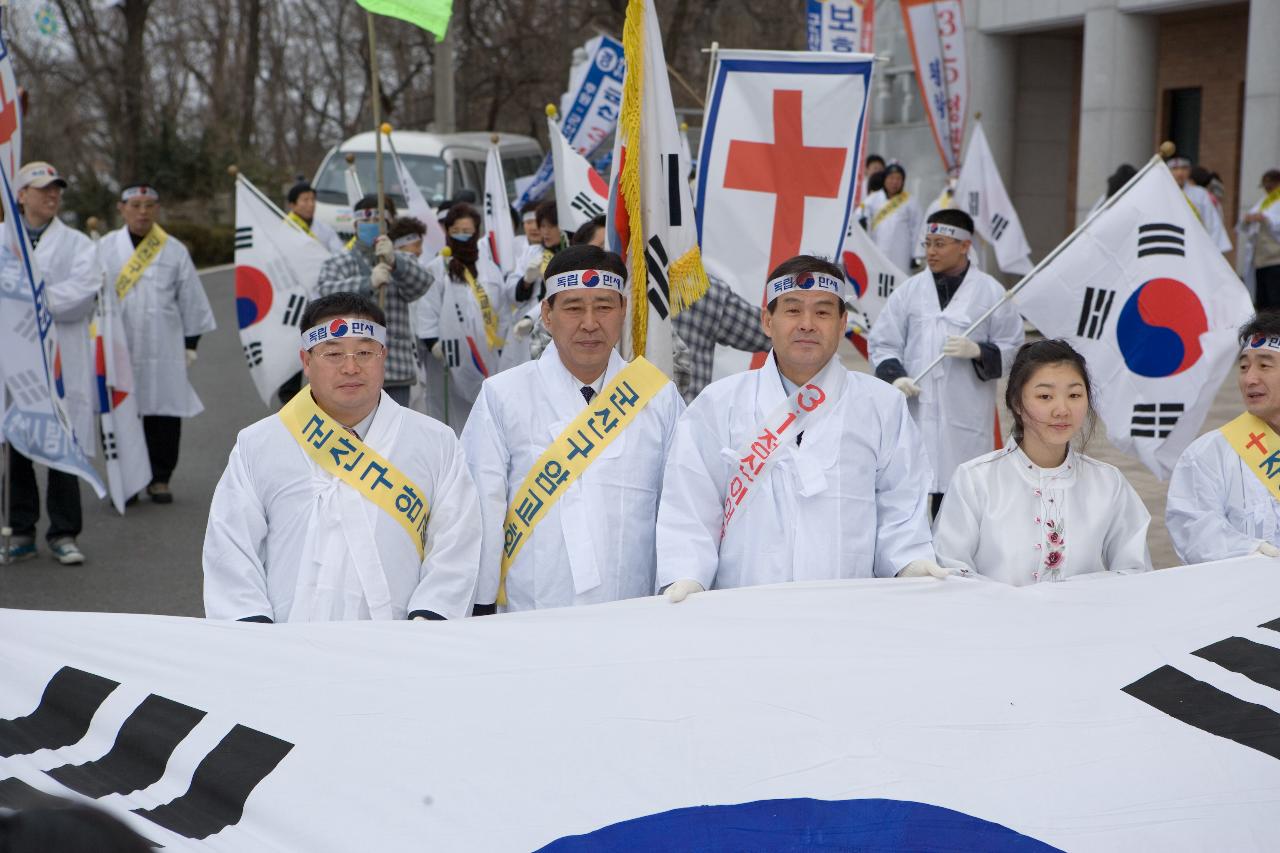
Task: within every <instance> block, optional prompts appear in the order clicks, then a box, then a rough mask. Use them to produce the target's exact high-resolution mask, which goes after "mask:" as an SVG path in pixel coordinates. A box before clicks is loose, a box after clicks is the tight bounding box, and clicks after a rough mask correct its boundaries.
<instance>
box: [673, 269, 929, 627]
mask: <svg viewBox="0 0 1280 853" xmlns="http://www.w3.org/2000/svg"><path fill="white" fill-rule="evenodd" d="M765 294H766V298H767V300H768V301H767V305H766V307H765V308H764V309H763V310H762V312H761V325H762V326H763V328H764V333H765V334H766V335H768V336H769V338H770V339H771V340H772V343H773V348H772V350H771V352H770V354H769V357H768V358H767V359H766V360H765V363H764V365H763V366H761V367H760V369H759V370H749V371H746V372H744V373H739V374H736V375H734V376H728V377H725V378H724V379H721V380H719V381H717V382H713V383H711V384H710V385H708V386H707V387H706V388H705V389H703V391H702V393H701V394H699V395H698V397H697V399H695V400H694V401H693V403H691V404H690V406H689V409H688V410H687V411H686V412H685V414H684V417H682V418H681V419H680V423H679V425H678V427H677V429H676V438H675V442H674V444H673V445H672V448H671V455H670V458H669V459H668V460H667V468H666V473H665V474H664V476H663V482H662V505H661V507H660V508H659V510H658V585H659V587H660V588H665V593H666V595H667V597H668V599H669V600H671V601H673V602H674V601H682V600H683V599H684V598H686V597H687V596H688V595H690V594H693V593H697V592H701V591H703V590H706V589H728V588H733V587H743V586H755V585H758V584H768V583H780V582H784V581H804V580H827V579H832V578H870V577H881V578H889V577H894V576H907V577H915V576H925V575H934V576H936V577H942V576H945V575H946V574H947V572H946V571H945V570H944V569H941V568H940V567H939V566H938V565H937V564H936V563H935V562H934V554H933V545H932V542H931V539H930V534H929V511H928V501H927V499H926V498H927V492H928V487H929V463H928V460H927V458H926V457H925V455H924V454H922V453H921V452H920V445H921V440H920V433H919V431H918V430H917V429H916V426H915V424H914V423H913V422H912V420H911V416H910V414H908V412H907V406H906V403H905V401H904V400H903V398H902V395H901V394H898V393H897V392H896V391H894V390H893V388H891V387H889V386H888V385H885V384H884V383H882V382H880V381H879V380H877V379H875V378H874V377H872V376H868V375H866V374H863V373H855V372H851V371H849V370H846V369H845V368H844V366H843V365H842V364H841V363H840V358H839V356H837V355H836V349H837V347H838V345H839V342H840V338H841V336H842V335H843V333H844V329H845V321H846V319H847V318H846V313H847V311H846V307H845V304H846V301H847V299H848V298H849V296H848V293H847V286H846V284H845V280H844V276H843V274H842V272H841V270H840V268H839V267H838V266H836V265H835V264H832V263H831V262H829V261H825V260H823V259H821V258H815V257H812V256H808V255H799V256H797V257H794V258H791V259H790V260H787V261H784V262H783V263H782V264H780V265H779V266H778V267H777V268H776V269H774V270H773V272H772V273H771V274H770V280H769V282H768V284H767V285H766V290H765Z"/></svg>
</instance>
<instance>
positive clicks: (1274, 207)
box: [1236, 169, 1280, 310]
mask: <svg viewBox="0 0 1280 853" xmlns="http://www.w3.org/2000/svg"><path fill="white" fill-rule="evenodd" d="M1261 186H1262V192H1263V196H1262V198H1260V199H1258V201H1257V203H1256V204H1254V205H1253V207H1251V208H1249V210H1248V212H1247V213H1245V215H1244V216H1242V217H1240V222H1239V223H1238V224H1237V225H1236V233H1237V234H1239V237H1240V244H1239V245H1240V251H1239V252H1238V253H1237V257H1236V270H1237V272H1239V273H1240V277H1241V278H1242V279H1244V283H1245V287H1247V288H1249V293H1250V294H1252V295H1253V304H1254V305H1256V306H1258V309H1259V310H1262V309H1265V308H1280V169H1268V170H1267V171H1266V173H1265V174H1263V176H1262V185H1261Z"/></svg>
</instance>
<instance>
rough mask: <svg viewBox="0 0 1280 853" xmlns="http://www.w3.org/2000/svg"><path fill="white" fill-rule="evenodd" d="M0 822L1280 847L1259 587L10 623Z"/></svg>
mask: <svg viewBox="0 0 1280 853" xmlns="http://www.w3.org/2000/svg"><path fill="white" fill-rule="evenodd" d="M0 648H3V649H4V650H5V652H4V654H3V655H0V684H2V685H4V689H3V690H0V807H10V808H12V807H21V806H23V805H24V804H27V803H31V802H39V801H40V800H41V799H42V798H45V797H47V796H48V795H55V796H61V797H67V798H71V799H74V800H78V801H82V802H90V803H96V804H97V805H99V806H101V807H103V808H106V809H108V810H110V811H111V812H113V813H114V814H116V815H118V816H119V817H120V818H122V819H123V820H125V821H126V822H128V823H129V824H130V825H131V826H133V827H134V828H135V829H136V830H137V831H138V832H139V833H140V834H142V835H143V836H144V837H145V838H147V839H148V840H149V841H151V842H152V843H154V844H157V845H163V846H164V849H165V850H166V851H229V853H239V851H250V850H251V851H289V853H296V851H307V853H327V851H333V853H349V851H356V850H360V851H363V850H371V851H372V850H376V851H380V852H381V853H396V852H397V851H419V850H424V849H431V850H449V851H454V850H466V851H479V853H483V851H521V853H525V851H530V850H548V851H606V850H607V851H624V850H625V851H631V850H636V851H640V850H643V851H650V850H672V851H674V850H696V851H725V853H728V851H735V853H741V851H749V852H750V853H764V851H775V850H805V849H819V848H820V849H823V850H948V851H968V850H973V851H984V853H990V851H1018V853H1022V852H1023V851H1035V853H1049V852H1050V851H1054V850H1069V851H1072V853H1100V851H1134V850H1162V851H1204V850H1230V851H1255V850H1256V851H1264V850H1275V849H1280V821H1277V819H1276V816H1277V814H1280V675H1278V674H1280V571H1277V567H1276V560H1274V559H1270V558H1265V557H1250V558H1243V559H1238V560H1232V561H1227V562H1222V563H1215V564H1210V565H1204V566H1190V567H1186V568H1179V569H1170V570H1167V571H1158V572H1154V573H1149V574H1144V575H1131V576H1121V577H1115V576H1096V577H1095V576H1090V575H1084V576H1081V577H1079V578H1075V579H1072V580H1069V581H1065V582H1061V583H1042V584H1038V585H1036V586H1030V587H1022V588H1016V587H1010V586H1005V585H1003V584H999V583H995V582H990V581H982V580H963V579H956V578H951V579H947V580H944V581H935V580H933V579H912V580H897V579H891V580H855V581H830V582H814V583H803V584H789V585H782V586H772V587H757V588H754V589H740V590H729V591H724V592H707V593H704V594H702V595H698V596H694V597H692V598H690V599H689V600H688V601H686V602H683V603H681V604H679V605H671V604H669V603H668V602H667V601H666V600H665V599H661V598H644V599H636V600H632V601H625V602H619V603H616V604H605V605H598V606H593V607H580V608H566V609H558V610H541V611H534V612H528V613H519V614H507V615H501V616H494V617H482V618H478V619H464V620H459V621H450V622H360V623H301V624H283V625H258V624H250V623H227V622H206V621H203V620H199V619H183V618H177V617H166V616H143V615H130V614H109V613H51V612H37V611H17V610H0Z"/></svg>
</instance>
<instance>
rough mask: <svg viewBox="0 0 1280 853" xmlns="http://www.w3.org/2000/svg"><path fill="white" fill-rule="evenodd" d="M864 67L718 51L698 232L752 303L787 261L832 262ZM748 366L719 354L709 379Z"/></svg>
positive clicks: (830, 58) (861, 105)
mask: <svg viewBox="0 0 1280 853" xmlns="http://www.w3.org/2000/svg"><path fill="white" fill-rule="evenodd" d="M871 69H872V57H871V56H869V55H865V54H848V53H844V54H836V53H813V52H805V51H763V50H722V51H720V52H719V53H718V54H717V61H716V66H715V68H714V69H713V70H712V83H711V98H710V100H709V101H708V103H707V112H706V119H705V121H704V123H703V130H702V145H701V146H700V148H699V151H698V156H699V159H698V182H697V204H696V209H697V222H698V232H699V235H700V236H701V244H702V252H703V254H704V255H705V256H706V257H707V258H709V259H711V260H713V261H715V262H716V263H717V264H720V265H721V266H723V267H724V268H725V269H727V270H728V271H730V272H731V273H732V274H733V275H732V278H733V280H734V281H736V282H737V287H738V288H739V293H740V295H741V296H742V297H743V298H744V299H746V300H747V301H748V302H751V303H752V304H755V305H762V304H763V303H764V286H765V281H766V279H767V277H768V275H769V271H770V270H772V269H773V268H774V267H775V266H777V265H778V264H779V263H781V262H782V261H785V260H786V259H787V258H790V257H792V256H794V255H797V254H800V253H801V252H807V253H811V254H817V255H822V256H824V257H828V258H834V257H838V256H839V254H840V250H841V245H842V243H843V242H844V239H845V232H846V230H847V228H848V225H849V218H850V211H851V208H852V206H853V200H854V194H855V186H856V184H857V176H858V165H859V163H860V162H861V160H862V154H861V148H862V137H863V125H864V123H865V120H866V110H867V96H868V93H869V92H870V90H871ZM751 358H752V357H751V356H750V355H748V354H746V353H740V352H737V351H736V350H730V349H728V348H717V350H716V362H715V375H716V376H717V377H719V376H726V375H728V374H730V373H736V372H738V371H740V370H742V369H744V368H745V367H747V366H748V364H749V362H750V360H751ZM762 360H763V359H761V361H762Z"/></svg>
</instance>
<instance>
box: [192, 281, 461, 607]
mask: <svg viewBox="0 0 1280 853" xmlns="http://www.w3.org/2000/svg"><path fill="white" fill-rule="evenodd" d="M385 318H386V317H385V314H384V313H383V312H382V310H381V309H379V308H378V306H377V305H376V304H375V303H374V302H373V300H372V299H370V298H368V297H366V296H361V295H357V294H354V293H339V294H335V295H332V296H324V297H321V298H319V299H317V300H315V301H314V302H312V303H311V304H310V305H308V306H307V309H306V312H305V314H304V315H303V318H302V321H303V322H302V325H303V328H304V329H307V330H308V331H305V332H303V333H302V352H301V358H302V367H303V372H304V373H305V374H306V376H307V379H308V380H309V382H310V386H309V387H304V388H303V389H302V391H301V392H300V393H299V394H298V396H297V397H295V398H294V399H293V400H292V401H291V402H290V403H289V405H288V406H286V407H285V408H284V409H282V410H281V411H280V412H279V413H278V414H276V415H272V416H270V417H267V418H264V419H262V420H260V421H258V422H257V423H255V424H253V425H252V426H249V427H247V428H246V429H244V430H242V431H241V432H240V435H239V436H238V437H237V438H236V444H235V447H234V448H232V451H231V457H230V459H229V460H228V462H227V468H226V470H225V471H224V472H223V474H222V479H221V480H220V481H219V482H218V487H217V489H216V491H215V492H214V495H213V504H212V506H210V508H209V525H208V528H207V530H206V531H205V539H204V603H205V615H206V616H208V617H209V618H211V619H237V620H241V621H251V622H309V621H336V620H350V619H404V618H411V619H458V618H461V617H464V616H467V615H469V614H470V613H471V607H472V604H473V602H474V599H475V588H476V570H477V566H478V564H479V557H480V521H479V518H480V512H479V510H480V507H479V504H478V502H477V500H476V491H475V487H474V486H473V485H472V482H471V475H470V474H469V473H468V472H467V467H466V463H465V461H464V459H463V455H462V448H461V446H460V445H459V444H458V440H457V439H456V438H455V437H454V435H453V433H452V432H450V431H449V430H448V429H447V428H446V427H445V426H444V425H442V424H440V423H438V422H436V421H434V420H432V419H431V418H428V417H427V416H425V415H422V414H419V413H417V412H414V411H412V410H410V409H407V408H404V407H402V406H400V405H399V404H398V403H396V402H395V401H394V400H393V399H391V397H390V396H389V395H388V394H387V393H386V392H385V391H383V390H382V378H383V364H384V362H385V357H386V334H387V333H386V327H385V325H383V321H384V320H385ZM295 410H296V412H298V413H300V414H298V415H297V416H296V417H295V416H294V412H295ZM308 415H311V418H310V420H305V418H306V417H307V416H308ZM304 423H305V424H306V427H305V428H303V429H302V430H298V429H297V428H296V426H295V425H300V424H304ZM313 424H314V429H312V428H311V427H312V425H313ZM317 456H318V457H319V459H318V460H317ZM366 456H367V457H369V459H366ZM377 457H380V458H381V460H384V461H385V463H386V464H379V459H378V458H377ZM348 460H351V461H348ZM344 475H345V476H344ZM357 478H358V479H357ZM380 488H381V489H384V490H385V491H383V492H381V493H380V492H379V489H380ZM379 496H380V497H381V501H379V500H378V497H379Z"/></svg>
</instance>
